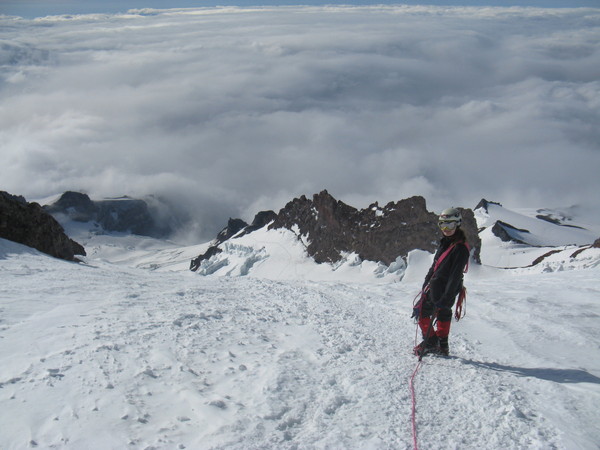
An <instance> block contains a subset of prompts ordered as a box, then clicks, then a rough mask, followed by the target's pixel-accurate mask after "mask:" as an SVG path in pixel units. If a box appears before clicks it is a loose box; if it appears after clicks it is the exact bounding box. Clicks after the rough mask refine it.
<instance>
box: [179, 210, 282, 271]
mask: <svg viewBox="0 0 600 450" xmlns="http://www.w3.org/2000/svg"><path fill="white" fill-rule="evenodd" d="M276 217H277V214H275V212H274V211H261V212H259V213H258V214H257V215H256V216H254V220H253V221H252V224H250V225H248V224H247V223H246V222H244V221H243V220H242V219H232V218H230V219H229V221H228V222H227V226H226V227H225V228H223V229H222V230H221V231H220V232H219V234H217V238H216V239H215V240H214V241H213V242H212V243H211V245H210V247H209V248H208V250H207V251H206V252H205V253H203V254H202V255H199V256H198V257H197V258H194V259H192V261H191V262H190V270H192V271H194V272H195V271H196V270H198V268H199V267H200V264H201V263H202V261H204V260H205V259H210V258H211V257H212V256H214V255H218V254H219V253H221V251H222V250H221V249H220V248H219V244H221V243H223V242H225V241H227V240H229V239H230V238H232V237H233V236H235V235H238V236H243V235H245V234H248V233H252V232H253V231H256V230H259V229H260V228H262V227H264V226H265V225H267V224H269V223H271V222H272V221H273V220H275V218H276Z"/></svg>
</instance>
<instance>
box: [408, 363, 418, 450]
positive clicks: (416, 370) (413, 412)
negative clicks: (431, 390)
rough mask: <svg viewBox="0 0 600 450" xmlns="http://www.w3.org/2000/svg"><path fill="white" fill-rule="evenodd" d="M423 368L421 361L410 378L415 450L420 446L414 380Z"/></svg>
mask: <svg viewBox="0 0 600 450" xmlns="http://www.w3.org/2000/svg"><path fill="white" fill-rule="evenodd" d="M420 367H421V361H419V362H418V363H417V367H415V371H414V372H413V374H412V377H410V383H409V385H410V394H411V397H412V435H413V446H414V448H415V450H419V446H418V445H417V400H416V397H415V385H414V379H415V376H416V375H417V372H418V371H419V368H420Z"/></svg>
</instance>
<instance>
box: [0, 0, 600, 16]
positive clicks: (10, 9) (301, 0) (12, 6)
mask: <svg viewBox="0 0 600 450" xmlns="http://www.w3.org/2000/svg"><path fill="white" fill-rule="evenodd" d="M298 4H302V5H323V4H332V5H341V4H351V5H370V4H374V5H377V4H406V5H420V4H425V5H442V6H448V5H456V6H533V7H542V8H573V7H600V0H424V1H412V0H405V1H389V0H388V1H386V0H331V1H324V0H213V1H206V0H171V1H165V0H126V1H115V0H108V1H104V0H71V1H68V0H56V1H55V0H0V14H7V15H16V16H21V17H25V18H33V17H41V16H46V15H60V14H86V13H116V12H124V11H127V10H128V9H134V8H160V9H164V8H183V7H186V8H187V7H210V6H217V5H220V6H230V5H235V6H256V5H298Z"/></svg>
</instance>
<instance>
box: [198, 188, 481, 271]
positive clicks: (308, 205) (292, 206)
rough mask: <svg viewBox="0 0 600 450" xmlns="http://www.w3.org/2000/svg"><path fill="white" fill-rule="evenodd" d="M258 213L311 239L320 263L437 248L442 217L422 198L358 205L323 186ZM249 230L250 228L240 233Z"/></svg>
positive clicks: (466, 219) (383, 258)
mask: <svg viewBox="0 0 600 450" xmlns="http://www.w3.org/2000/svg"><path fill="white" fill-rule="evenodd" d="M461 213H462V215H463V225H462V228H463V230H464V231H465V234H466V235H467V239H468V241H469V243H470V245H471V247H472V248H473V249H474V252H473V255H474V259H475V260H476V261H479V251H480V247H481V241H480V239H479V235H478V233H477V224H476V221H475V216H474V214H473V212H472V211H471V210H468V209H461ZM259 214H263V215H264V217H265V219H264V220H263V221H262V222H261V225H262V226H264V224H265V223H268V222H272V223H271V224H270V225H269V229H277V228H286V229H288V230H293V231H295V232H296V233H297V234H298V235H299V236H303V237H304V238H305V241H307V242H308V243H309V244H308V246H307V249H306V250H307V253H308V254H309V256H311V257H312V258H313V259H314V260H315V261H316V262H317V263H323V262H330V263H333V262H337V261H339V260H340V259H341V258H342V253H343V252H348V253H350V252H355V253H357V254H358V256H359V257H360V258H361V259H363V260H370V261H377V262H382V263H384V264H386V265H390V264H391V263H392V262H394V261H395V260H396V259H397V258H398V257H399V256H400V257H406V256H407V255H408V252H410V251H411V250H415V249H421V250H425V251H428V252H434V251H435V250H436V248H437V244H438V241H439V239H440V237H441V233H440V231H439V229H438V227H437V220H438V216H437V214H435V213H433V212H429V211H427V208H426V205H425V199H424V198H423V197H412V198H409V199H405V200H400V201H398V202H396V203H394V202H390V203H388V204H387V205H385V207H383V208H381V207H380V206H379V205H378V204H377V203H373V204H372V205H370V206H369V207H368V208H366V209H362V210H358V209H356V208H353V207H352V206H349V205H346V204H345V203H343V202H341V201H338V200H336V199H335V198H333V197H332V196H331V195H330V194H329V193H328V192H327V191H322V192H321V193H319V194H316V195H314V196H313V198H312V200H310V199H308V198H306V196H301V197H300V198H296V199H294V200H292V201H291V202H289V203H288V204H287V205H286V206H285V207H284V208H283V209H281V210H280V211H279V213H278V214H275V213H273V212H272V211H269V212H263V213H259ZM257 217H258V215H257ZM255 221H256V219H255ZM230 223H231V220H230ZM224 231H225V230H223V231H222V232H221V233H223V232H224ZM238 232H239V230H238ZM247 232H248V229H246V230H244V231H243V232H242V233H240V235H241V234H244V233H247ZM217 241H218V239H217ZM221 242H222V241H221ZM215 246H218V243H217V244H215ZM211 251H212V252H215V250H211ZM217 253H218V252H217ZM213 254H215V253H213ZM206 255H207V254H205V255H200V256H199V257H198V258H197V259H195V260H193V261H192V264H191V267H190V268H191V269H192V270H197V268H198V267H199V265H200V262H201V261H202V260H204V259H208V258H207V257H206Z"/></svg>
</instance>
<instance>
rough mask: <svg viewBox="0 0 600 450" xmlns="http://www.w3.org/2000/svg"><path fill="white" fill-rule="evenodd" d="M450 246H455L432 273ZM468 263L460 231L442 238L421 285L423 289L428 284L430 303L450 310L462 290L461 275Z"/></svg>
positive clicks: (466, 250) (462, 234)
mask: <svg viewBox="0 0 600 450" xmlns="http://www.w3.org/2000/svg"><path fill="white" fill-rule="evenodd" d="M452 244H456V245H455V246H454V248H453V249H452V250H451V251H450V253H449V254H448V255H447V256H446V257H445V258H444V260H443V261H442V263H441V264H440V266H439V267H438V269H437V270H436V271H435V273H433V269H434V267H435V264H436V262H437V260H438V259H439V258H440V256H441V255H442V254H443V253H444V252H445V251H446V250H447V249H448V247H450V246H451V245H452ZM468 261H469V248H468V247H467V245H466V242H465V239H464V233H463V232H462V230H460V229H459V230H457V232H456V233H455V234H454V235H453V236H449V237H446V236H444V237H443V238H442V240H441V241H440V246H439V248H438V251H437V252H436V254H435V256H434V258H433V264H432V266H431V268H430V269H429V272H428V273H427V276H426V277H425V283H424V284H423V288H424V289H425V287H426V286H427V285H428V284H429V298H430V301H431V302H432V303H433V304H434V305H436V306H437V307H438V308H439V307H444V308H451V307H452V305H454V300H455V298H456V295H457V294H458V293H459V292H460V289H461V288H462V282H463V273H464V270H465V266H466V265H467V262H468Z"/></svg>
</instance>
